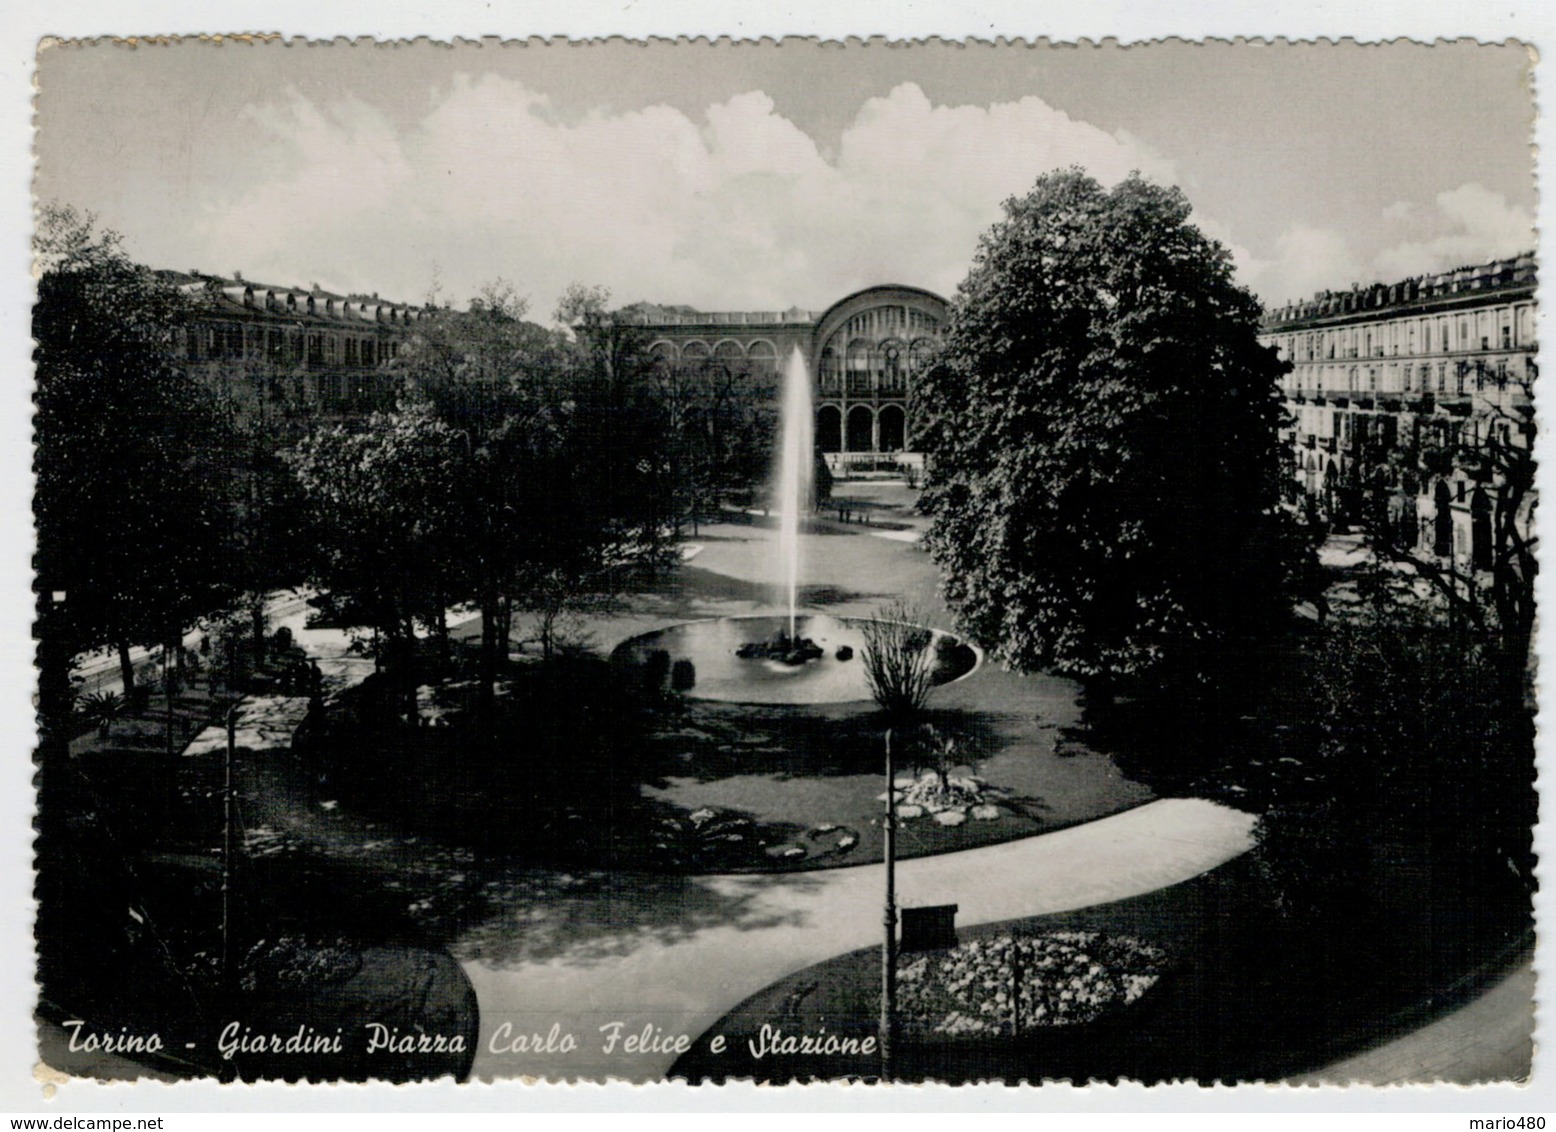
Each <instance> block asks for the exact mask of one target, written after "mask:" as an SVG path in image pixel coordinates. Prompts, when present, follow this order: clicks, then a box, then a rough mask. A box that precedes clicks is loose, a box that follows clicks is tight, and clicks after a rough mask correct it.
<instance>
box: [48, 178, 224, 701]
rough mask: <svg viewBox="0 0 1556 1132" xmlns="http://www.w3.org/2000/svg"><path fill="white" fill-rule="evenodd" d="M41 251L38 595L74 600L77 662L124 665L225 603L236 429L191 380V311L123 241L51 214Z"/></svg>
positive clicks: (65, 214)
mask: <svg viewBox="0 0 1556 1132" xmlns="http://www.w3.org/2000/svg"><path fill="white" fill-rule="evenodd" d="M35 247H36V252H37V255H38V260H39V267H40V269H41V270H40V275H39V279H38V298H37V303H36V305H35V306H34V308H33V320H32V329H33V338H34V339H35V342H36V345H35V348H34V353H33V358H34V361H35V363H36V374H37V377H36V380H37V388H36V394H35V401H36V405H37V415H36V417H35V427H36V445H35V454H34V465H33V466H34V470H35V472H36V474H37V486H36V490H35V494H34V498H33V513H34V517H35V519H36V522H37V526H38V558H37V563H36V566H37V571H38V578H39V584H40V585H41V586H42V587H44V588H45V589H47V590H50V591H59V590H63V591H65V592H66V594H67V603H66V606H67V624H68V632H69V636H70V638H71V643H72V647H74V648H77V649H79V648H84V647H89V646H92V645H99V644H114V645H116V646H118V647H119V649H120V652H121V658H126V657H127V652H128V647H129V645H131V644H156V643H162V642H165V641H168V640H170V639H176V638H177V636H178V635H179V634H180V633H181V632H182V630H183V629H184V628H185V627H186V626H187V625H188V624H190V623H191V622H192V621H193V620H194V619H195V618H196V617H198V616H199V615H201V614H203V613H206V612H208V611H209V610H211V609H213V608H216V607H218V606H219V605H220V604H221V602H222V600H223V598H224V597H225V594H226V589H225V584H224V580H225V578H226V577H227V576H228V574H229V573H230V571H229V570H228V567H229V566H230V552H231V550H232V546H231V541H230V539H229V538H228V534H227V531H228V527H229V522H230V519H231V514H232V511H231V503H232V500H231V499H230V498H229V496H230V485H231V482H232V477H231V476H230V475H228V474H226V471H225V468H226V465H227V464H228V462H229V461H230V460H231V458H232V455H233V453H232V447H233V446H232V431H231V420H230V416H229V415H228V414H226V413H225V412H224V411H223V410H222V407H221V406H220V405H219V404H218V402H217V400H216V397H215V395H214V394H213V393H212V392H211V391H210V390H209V389H208V388H206V387H205V386H204V385H202V384H201V383H200V382H198V381H197V380H195V379H194V378H193V377H191V376H190V375H189V374H187V373H185V372H184V371H183V369H182V368H181V367H180V366H179V364H178V354H177V349H176V345H177V337H176V336H177V335H179V334H181V333H182V329H183V326H184V324H185V322H186V321H187V319H188V317H189V308H188V305H187V303H186V301H185V299H184V296H183V295H182V294H181V293H180V292H179V291H178V290H176V289H175V288H173V287H170V286H168V285H167V284H166V283H164V282H163V281H162V280H160V279H159V278H158V277H157V276H156V275H155V274H154V273H152V272H151V271H150V270H148V269H146V268H144V267H140V266H138V265H136V264H134V263H131V262H130V260H129V259H128V257H127V256H126V255H125V254H124V252H123V249H122V248H121V246H120V242H119V237H118V236H117V235H116V234H115V233H112V232H102V233H100V232H98V231H97V230H96V228H95V225H94V222H93V218H92V217H90V216H88V215H83V214H81V213H79V212H77V211H76V210H74V209H72V208H69V207H68V206H47V207H45V208H44V210H43V213H42V216H41V223H40V226H39V235H38V237H37V240H36V244H35ZM132 683H133V679H132V676H131V673H130V672H129V670H128V665H127V661H126V672H125V686H126V688H129V687H131V686H132Z"/></svg>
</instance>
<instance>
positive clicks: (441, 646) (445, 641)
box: [434, 601, 453, 672]
mask: <svg viewBox="0 0 1556 1132" xmlns="http://www.w3.org/2000/svg"><path fill="white" fill-rule="evenodd" d="M434 624H435V625H436V627H437V631H438V664H439V665H440V666H441V667H442V668H443V670H444V671H445V672H446V671H448V667H449V665H450V664H451V663H452V660H453V646H452V645H451V644H450V643H449V635H448V603H447V602H446V601H444V602H441V603H440V604H439V605H438V609H437V614H436V621H435V622H434Z"/></svg>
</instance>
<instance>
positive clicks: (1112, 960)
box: [897, 932, 1166, 1036]
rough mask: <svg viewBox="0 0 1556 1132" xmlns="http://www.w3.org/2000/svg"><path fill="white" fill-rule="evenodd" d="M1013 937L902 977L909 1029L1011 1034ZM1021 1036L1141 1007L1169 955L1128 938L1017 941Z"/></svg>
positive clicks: (1066, 935)
mask: <svg viewBox="0 0 1556 1132" xmlns="http://www.w3.org/2000/svg"><path fill="white" fill-rule="evenodd" d="M1012 942H1013V941H1012V937H1010V936H1008V935H1003V936H995V937H993V938H991V939H984V940H974V941H973V942H971V943H964V944H962V945H961V946H960V947H955V948H952V949H951V950H949V951H944V952H937V953H931V954H927V955H921V956H918V957H915V958H913V959H911V960H909V961H908V962H906V963H904V964H903V965H902V966H901V968H900V970H899V971H898V975H897V979H898V985H899V987H900V988H901V990H900V997H899V1002H900V1010H901V1014H900V1017H901V1019H902V1022H903V1026H904V1029H905V1030H906V1031H907V1032H909V1033H918V1034H920V1035H949V1036H956V1035H974V1036H985V1035H999V1034H1007V1035H1008V1034H1010V1033H1011V1029H1012V1027H1011V1013H1012V1010H1011V997H1012V990H1013V987H1012V977H1011V967H1012V958H1013V949H1012ZM1015 954H1016V955H1019V966H1020V985H1019V988H1018V992H1019V995H1020V1017H1021V1028H1022V1029H1023V1030H1027V1029H1031V1028H1034V1027H1037V1026H1070V1025H1077V1024H1079V1023H1083V1022H1091V1021H1093V1020H1095V1019H1097V1018H1099V1017H1101V1016H1102V1015H1104V1014H1106V1013H1109V1012H1111V1011H1113V1010H1117V1009H1120V1008H1122V1007H1124V1006H1127V1005H1129V1004H1130V1003H1132V1002H1134V1001H1136V1000H1137V999H1139V998H1140V996H1141V995H1143V994H1145V992H1146V991H1148V990H1149V989H1150V988H1151V987H1152V986H1154V985H1155V984H1156V982H1157V980H1158V979H1160V977H1161V974H1162V971H1163V969H1164V967H1165V961H1166V953H1165V952H1163V951H1162V950H1161V949H1160V948H1156V947H1153V946H1151V945H1150V944H1147V943H1143V942H1141V941H1140V940H1137V939H1134V938H1131V937H1129V936H1106V935H1101V934H1099V933H1097V932H1047V933H1044V934H1041V935H1036V936H1031V937H1022V938H1021V939H1020V940H1019V941H1015Z"/></svg>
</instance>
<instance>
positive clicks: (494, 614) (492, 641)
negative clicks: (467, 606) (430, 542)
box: [476, 588, 501, 721]
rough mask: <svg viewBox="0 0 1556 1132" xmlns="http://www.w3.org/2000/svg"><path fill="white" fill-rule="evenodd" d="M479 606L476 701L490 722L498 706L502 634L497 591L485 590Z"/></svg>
mask: <svg viewBox="0 0 1556 1132" xmlns="http://www.w3.org/2000/svg"><path fill="white" fill-rule="evenodd" d="M479 604H480V606H481V667H480V673H479V682H480V695H479V696H478V698H477V700H476V707H477V710H478V711H479V712H480V715H481V718H482V719H483V720H488V721H489V720H490V719H491V718H492V714H493V712H494V710H495V708H496V706H497V636H498V633H500V632H501V626H500V624H499V621H500V614H499V611H498V608H497V606H498V597H497V591H496V589H494V588H486V589H483V590H482V592H481V595H480V599H479Z"/></svg>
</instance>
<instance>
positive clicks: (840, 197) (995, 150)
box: [190, 76, 1173, 318]
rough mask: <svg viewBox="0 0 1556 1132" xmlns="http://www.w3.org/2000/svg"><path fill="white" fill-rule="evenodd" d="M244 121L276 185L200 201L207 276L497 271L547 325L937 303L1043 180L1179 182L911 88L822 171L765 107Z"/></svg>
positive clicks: (393, 282) (412, 286)
mask: <svg viewBox="0 0 1556 1132" xmlns="http://www.w3.org/2000/svg"><path fill="white" fill-rule="evenodd" d="M251 117H252V119H253V121H254V123H255V125H256V126H257V127H258V128H259V132H260V135H261V138H262V144H264V145H266V146H267V147H268V149H270V150H273V151H274V152H273V153H271V154H267V162H266V165H267V168H270V169H274V170H275V173H274V174H273V175H271V176H269V177H267V178H265V179H263V180H261V181H260V182H258V183H254V184H250V185H248V186H246V187H245V189H244V191H243V192H242V194H241V195H240V196H238V197H237V198H236V199H218V198H214V197H213V198H210V199H208V200H207V202H206V215H205V217H204V219H203V220H202V221H201V222H200V223H198V224H196V225H195V226H194V230H193V231H191V233H190V247H191V251H194V250H195V249H199V251H198V252H196V254H197V255H198V257H199V258H200V260H201V261H202V262H210V257H211V256H213V255H214V256H216V257H217V258H216V260H215V262H214V263H211V267H212V268H213V269H215V270H230V269H231V268H233V267H242V268H243V269H244V270H245V272H247V273H249V274H250V275H251V276H253V277H257V278H265V279H272V280H274V281H276V282H282V283H288V282H292V283H295V282H305V281H308V280H313V279H318V280H319V281H320V282H321V283H323V284H324V285H326V286H334V287H342V288H353V289H368V290H376V291H380V292H382V293H384V294H386V295H393V296H394V297H397V298H404V299H416V298H419V297H420V296H421V295H422V294H423V292H424V291H425V289H426V287H427V285H428V283H429V281H430V277H431V270H432V269H431V265H432V263H433V262H434V261H436V262H437V263H439V264H441V265H442V270H443V274H444V280H445V284H446V289H447V292H448V293H449V294H450V295H452V296H454V297H456V298H462V297H464V296H467V295H469V294H471V293H473V291H474V289H475V288H476V286H477V285H479V284H480V283H481V282H482V281H484V280H487V279H490V278H492V277H495V276H498V275H501V276H504V277H506V278H508V279H511V280H513V281H514V282H515V283H516V284H517V285H518V286H519V288H520V290H521V291H528V292H529V293H530V294H531V295H532V296H533V297H534V303H533V308H532V310H533V313H534V315H536V316H538V317H542V318H544V317H548V316H549V314H550V311H551V309H552V306H553V305H554V298H555V296H556V295H557V294H558V293H560V291H561V290H562V288H563V287H564V286H565V285H566V284H567V283H568V282H571V281H573V280H583V281H587V282H591V283H603V284H605V285H607V286H609V287H610V288H611V290H612V292H613V294H614V297H615V298H616V299H617V300H618V301H622V302H628V301H632V300H634V299H639V298H648V299H654V300H658V301H663V302H684V303H690V304H693V305H696V306H701V307H704V308H707V309H721V308H722V309H740V308H750V309H767V310H777V309H782V308H786V307H788V306H791V305H793V304H795V303H799V304H802V305H822V304H825V303H827V302H830V301H831V300H833V299H835V298H837V297H840V296H841V295H843V294H845V293H847V292H848V291H850V290H852V289H855V288H857V287H860V286H865V285H868V284H870V283H876V282H882V281H886V280H894V281H900V282H905V283H911V284H917V285H920V286H927V287H931V288H935V289H937V290H940V291H941V292H943V293H947V294H949V293H950V292H951V291H952V290H954V288H955V286H956V284H957V283H958V282H959V281H960V280H961V278H962V276H963V275H964V274H965V272H966V270H967V267H968V265H969V263H970V261H971V257H972V253H973V250H974V247H975V245H976V242H977V238H978V236H979V234H980V233H982V232H983V231H985V230H986V229H987V228H988V226H989V225H990V224H991V223H992V222H993V221H994V220H996V219H997V218H998V217H999V215H1000V211H999V206H1000V203H1001V201H1003V200H1004V199H1006V198H1007V197H1010V196H1012V195H1015V194H1019V193H1022V192H1025V191H1026V190H1027V189H1028V188H1029V187H1030V186H1031V184H1032V182H1033V181H1034V180H1035V179H1036V178H1037V176H1038V175H1039V174H1041V173H1044V172H1046V171H1048V170H1050V169H1054V168H1058V167H1062V166H1067V165H1072V164H1078V165H1082V166H1084V167H1086V168H1087V169H1088V170H1090V171H1091V172H1092V174H1093V175H1094V176H1096V177H1097V178H1098V179H1099V180H1101V181H1102V182H1104V183H1106V184H1111V183H1113V182H1115V181H1117V180H1118V179H1120V178H1121V177H1123V176H1124V175H1126V174H1127V173H1128V172H1129V171H1130V170H1131V169H1140V170H1142V171H1143V172H1145V173H1146V174H1147V175H1149V176H1153V177H1155V178H1157V179H1161V180H1168V181H1170V180H1172V179H1173V169H1172V167H1171V165H1170V163H1168V162H1167V161H1166V160H1164V159H1163V158H1162V157H1161V156H1160V155H1158V154H1155V153H1153V152H1151V151H1150V150H1149V149H1148V148H1147V147H1146V146H1144V145H1142V144H1141V143H1139V142H1138V141H1137V140H1135V139H1133V138H1130V137H1128V136H1125V135H1114V134H1110V133H1107V132H1106V131H1103V130H1100V129H1098V128H1097V127H1095V126H1092V125H1089V124H1087V123H1085V122H1078V121H1074V120H1072V119H1070V118H1069V117H1067V116H1066V115H1065V114H1063V113H1061V112H1059V111H1057V110H1055V109H1053V108H1052V107H1050V106H1048V105H1047V104H1046V103H1044V102H1043V101H1042V100H1041V99H1038V98H1035V97H1027V98H1022V99H1020V100H1018V101H1015V102H1009V103H997V104H994V105H990V106H954V107H953V106H941V105H935V104H933V103H931V102H930V100H929V99H928V98H927V97H926V96H925V94H924V93H923V91H922V90H921V89H920V88H919V87H917V86H916V85H914V84H912V83H904V84H902V85H900V86H898V87H896V88H895V89H894V90H892V91H891V92H890V93H889V94H887V95H886V96H884V97H879V98H872V99H869V100H867V101H866V102H865V103H864V104H863V105H862V106H861V107H860V109H859V111H858V113H857V115H856V116H855V118H854V120H853V122H852V123H851V124H850V125H849V126H848V127H847V128H846V129H845V130H844V131H843V133H842V136H841V139H840V141H839V144H838V146H837V152H836V156H835V157H833V158H830V159H829V158H828V157H826V156H824V155H823V154H822V153H821V152H820V150H818V148H817V146H816V144H815V142H814V141H813V140H812V139H811V138H810V137H809V136H808V135H806V134H805V133H804V132H803V131H801V130H800V129H799V128H798V127H797V126H795V124H794V123H793V122H791V121H789V120H788V119H786V118H784V117H783V116H782V115H781V114H779V113H778V112H777V111H776V108H775V106H774V104H773V101H772V99H771V98H769V97H768V96H767V95H766V94H764V93H762V92H760V91H751V92H747V93H743V94H738V95H735V96H734V97H732V98H730V99H729V100H728V101H725V102H722V103H719V104H717V105H715V106H712V107H709V108H708V110H707V111H706V114H705V121H701V122H697V121H693V120H692V119H691V118H689V117H688V116H687V115H685V114H683V113H682V112H680V111H678V110H675V109H672V108H670V107H666V106H651V107H647V108H644V109H641V110H634V111H629V112H624V113H609V112H605V111H603V110H602V111H596V112H594V113H592V114H589V115H587V116H585V117H584V118H582V119H581V120H578V121H576V122H572V123H566V122H562V121H559V119H558V116H557V115H556V114H555V113H553V109H552V107H551V105H550V103H549V101H548V99H547V98H546V96H544V95H542V94H538V93H536V92H534V91H532V90H529V89H527V88H526V87H524V86H523V85H521V84H519V83H516V82H511V81H508V80H504V79H501V78H497V77H493V76H484V77H481V78H479V79H468V78H464V77H461V78H460V80H459V81H457V82H456V83H454V84H453V86H452V87H451V88H450V89H448V90H447V91H446V92H444V93H443V94H442V95H441V97H440V98H439V99H438V101H437V102H436V103H435V104H434V105H433V106H432V107H431V109H430V111H429V112H428V114H427V115H426V116H425V117H424V118H423V119H422V120H421V121H419V122H417V123H415V124H414V125H412V126H410V127H409V128H398V129H397V128H396V127H395V126H394V125H393V124H391V123H390V122H389V121H388V120H387V119H385V118H384V117H383V116H382V115H380V114H379V113H378V112H376V111H374V110H373V109H372V108H370V107H368V106H365V105H363V104H361V103H354V102H353V103H348V104H343V105H338V106H337V105H331V106H326V107H320V106H316V105H315V104H314V103H312V102H310V101H309V100H308V99H307V98H305V97H303V96H302V95H300V94H297V93H296V92H292V93H290V94H289V96H288V98H287V100H286V101H285V102H284V103H282V104H280V105H269V106H265V107H261V108H256V109H255V110H253V112H252V114H251ZM191 262H193V260H191Z"/></svg>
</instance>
